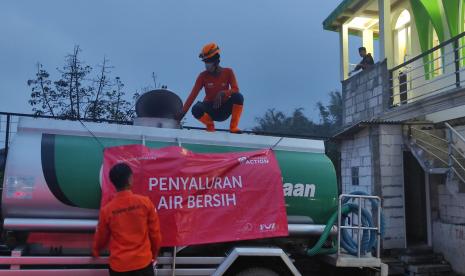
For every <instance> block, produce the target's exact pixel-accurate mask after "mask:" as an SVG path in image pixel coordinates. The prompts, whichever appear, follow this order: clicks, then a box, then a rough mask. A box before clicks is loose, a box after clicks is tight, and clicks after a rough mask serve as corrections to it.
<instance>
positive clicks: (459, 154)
mask: <svg viewBox="0 0 465 276" xmlns="http://www.w3.org/2000/svg"><path fill="white" fill-rule="evenodd" d="M445 126H446V133H447V138H448V139H447V140H448V142H449V143H448V153H449V164H448V165H449V169H450V172H449V173H451V174H452V173H453V174H454V175H455V176H457V178H458V179H459V180H460V181H461V182H462V185H459V191H460V192H465V152H464V151H465V138H464V137H463V136H462V135H461V134H460V133H459V132H458V131H457V130H456V129H454V128H453V127H452V126H451V125H450V124H448V123H445Z"/></svg>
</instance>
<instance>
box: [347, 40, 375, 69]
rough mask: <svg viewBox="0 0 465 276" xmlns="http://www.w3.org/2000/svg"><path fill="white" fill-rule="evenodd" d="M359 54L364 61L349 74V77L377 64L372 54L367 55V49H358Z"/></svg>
mask: <svg viewBox="0 0 465 276" xmlns="http://www.w3.org/2000/svg"><path fill="white" fill-rule="evenodd" d="M358 53H359V54H360V57H362V61H360V63H359V64H357V66H355V68H354V70H352V71H350V72H349V76H350V75H351V74H353V73H355V72H357V71H358V70H366V69H368V68H370V67H371V66H373V65H374V64H375V62H374V60H373V57H372V56H371V53H367V49H366V48H365V47H360V48H358Z"/></svg>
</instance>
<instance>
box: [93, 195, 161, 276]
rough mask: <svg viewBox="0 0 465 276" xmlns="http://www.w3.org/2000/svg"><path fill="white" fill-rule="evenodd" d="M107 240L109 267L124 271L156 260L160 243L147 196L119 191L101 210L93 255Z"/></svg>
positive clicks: (156, 225)
mask: <svg viewBox="0 0 465 276" xmlns="http://www.w3.org/2000/svg"><path fill="white" fill-rule="evenodd" d="M108 242H109V243H110V245H109V249H110V267H111V269H112V270H114V271H118V272H125V271H131V270H137V269H142V268H144V267H147V265H149V264H150V262H152V260H155V259H156V257H157V255H158V251H159V250H160V245H161V232H160V222H159V219H158V215H157V212H156V210H155V207H154V206H153V203H152V202H151V201H150V199H149V198H148V197H145V196H140V195H135V194H133V193H132V192H131V191H129V190H127V191H121V192H118V193H117V194H116V196H115V197H114V198H113V199H112V200H111V201H110V202H109V203H108V204H107V205H105V206H104V207H103V208H102V209H101V210H100V217H99V223H98V226H97V231H96V232H95V236H94V245H93V250H92V255H94V256H96V257H97V256H98V255H99V251H100V250H101V249H103V248H104V247H105V246H106V245H107V243H108Z"/></svg>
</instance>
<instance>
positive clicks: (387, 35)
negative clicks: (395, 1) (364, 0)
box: [378, 0, 394, 69]
mask: <svg viewBox="0 0 465 276" xmlns="http://www.w3.org/2000/svg"><path fill="white" fill-rule="evenodd" d="M378 7H379V60H383V59H387V66H388V69H389V68H392V65H393V64H394V63H393V51H392V47H393V44H392V24H391V1H390V0H378Z"/></svg>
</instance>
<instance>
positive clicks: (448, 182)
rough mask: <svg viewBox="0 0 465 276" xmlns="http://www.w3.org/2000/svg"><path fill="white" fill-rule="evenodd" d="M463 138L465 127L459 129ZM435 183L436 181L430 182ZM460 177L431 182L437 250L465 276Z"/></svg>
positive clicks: (464, 220)
mask: <svg viewBox="0 0 465 276" xmlns="http://www.w3.org/2000/svg"><path fill="white" fill-rule="evenodd" d="M455 129H456V130H458V131H459V132H460V133H461V134H462V135H463V134H465V126H458V127H455ZM430 179H433V178H430ZM458 185H464V184H463V183H459V181H458V180H457V178H456V177H443V178H439V179H435V181H431V187H432V188H431V201H432V218H433V233H432V240H433V248H434V251H436V252H440V253H442V254H443V255H444V257H445V258H446V260H447V261H448V262H450V264H451V266H452V268H453V270H454V271H456V272H458V273H462V274H465V262H464V260H465V193H463V192H457V191H458V190H459V189H458Z"/></svg>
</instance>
